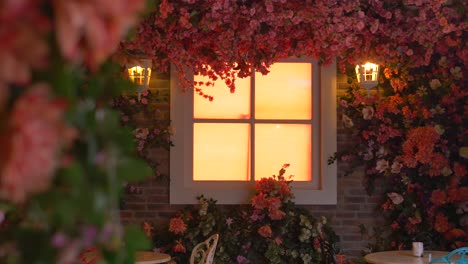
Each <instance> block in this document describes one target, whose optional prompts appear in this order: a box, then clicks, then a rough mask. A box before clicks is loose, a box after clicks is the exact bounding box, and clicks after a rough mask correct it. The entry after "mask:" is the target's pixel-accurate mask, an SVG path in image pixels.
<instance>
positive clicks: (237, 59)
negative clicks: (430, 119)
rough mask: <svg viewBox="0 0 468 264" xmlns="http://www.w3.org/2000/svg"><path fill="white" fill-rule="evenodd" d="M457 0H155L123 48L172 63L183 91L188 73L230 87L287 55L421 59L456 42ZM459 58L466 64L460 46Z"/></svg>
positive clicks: (460, 27)
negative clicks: (439, 45)
mask: <svg viewBox="0 0 468 264" xmlns="http://www.w3.org/2000/svg"><path fill="white" fill-rule="evenodd" d="M464 5H465V3H464V2H463V1H458V0H454V1H442V0H437V1H432V0H418V1H414V0H411V1H408V0H405V1H403V0H400V1H393V0H386V1H359V0H343V1H323V0H318V1H312V0H307V1H302V0H289V1H285V0H268V1H263V0H254V1H227V0H208V1H205V0H203V1H201V0H190V1H188V0H187V1H175V2H174V1H169V0H162V1H160V2H159V6H158V8H157V9H156V10H155V11H154V12H153V13H151V14H150V15H149V16H148V17H147V19H145V21H144V22H142V23H141V24H140V26H139V29H138V33H137V35H136V38H135V39H134V40H133V41H131V42H126V43H123V45H122V48H123V50H124V51H126V52H133V53H144V54H145V55H146V56H148V57H150V58H152V59H154V60H155V61H157V62H158V66H157V67H159V69H160V70H161V71H165V70H167V69H168V66H169V64H172V65H174V67H175V70H176V72H177V74H178V75H179V80H180V82H181V84H182V86H183V87H184V88H185V89H186V88H192V87H193V83H192V82H191V81H189V79H187V78H186V73H187V71H193V72H194V73H197V74H202V75H206V76H209V77H210V78H211V79H212V80H216V79H218V78H222V79H224V80H225V82H226V84H227V85H228V87H229V88H230V89H231V91H232V92H234V89H235V83H234V81H235V79H236V78H244V77H247V76H250V74H251V72H252V71H253V70H255V71H259V72H262V73H264V74H266V73H267V72H268V67H269V66H270V65H271V64H272V63H274V62H276V61H278V60H279V59H282V58H287V57H313V58H317V59H319V60H320V61H321V62H323V63H329V62H330V61H331V60H332V59H333V58H334V57H336V56H343V57H344V60H343V61H342V62H343V63H345V62H351V63H354V62H356V61H358V60H360V59H373V60H375V61H378V62H379V63H380V64H392V63H393V64H395V63H403V64H412V65H413V66H420V65H427V64H428V63H429V61H430V59H431V56H432V54H433V53H434V46H435V45H434V44H435V43H436V42H438V41H439V40H441V39H443V38H447V41H449V42H451V43H450V44H453V43H456V42H457V39H459V38H460V35H461V34H462V32H463V31H464V30H466V27H467V25H466V23H464V22H463V10H464V8H466V7H464ZM451 33H453V34H452V37H447V35H448V34H451ZM454 37H455V38H454ZM459 56H460V57H462V58H464V59H465V62H466V51H460V54H459ZM199 85H210V83H204V84H199V83H197V85H196V86H195V90H196V92H198V93H199V94H200V95H203V96H205V97H207V98H209V95H206V94H204V93H203V91H202V90H201V88H200V86H199Z"/></svg>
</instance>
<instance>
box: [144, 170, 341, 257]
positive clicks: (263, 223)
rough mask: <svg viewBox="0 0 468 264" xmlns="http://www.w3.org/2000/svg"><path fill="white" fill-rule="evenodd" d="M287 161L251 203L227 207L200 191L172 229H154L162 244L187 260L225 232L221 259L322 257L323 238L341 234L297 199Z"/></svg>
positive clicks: (157, 241)
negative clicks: (288, 177) (209, 239)
mask: <svg viewBox="0 0 468 264" xmlns="http://www.w3.org/2000/svg"><path fill="white" fill-rule="evenodd" d="M286 167H287V165H285V166H284V167H283V168H282V169H281V170H280V171H279V174H278V176H273V177H271V178H262V179H261V180H260V181H257V182H256V192H255V196H254V197H253V198H252V200H251V204H250V205H239V206H231V207H227V208H224V210H223V209H221V208H220V207H219V206H217V205H216V201H214V200H213V199H207V198H205V197H203V196H200V197H198V200H199V204H198V206H197V207H187V208H186V209H184V210H182V211H180V212H179V213H177V215H176V216H174V217H173V218H172V219H171V220H170V222H169V226H168V227H166V229H162V230H158V229H157V228H156V231H154V232H152V235H153V240H154V242H155V245H156V247H157V249H158V250H161V251H168V252H170V254H171V256H174V258H175V259H176V260H177V261H178V262H179V263H187V261H188V259H189V258H190V253H191V250H192V249H193V247H194V246H195V245H196V244H197V243H199V242H201V241H204V240H205V239H206V238H207V237H208V236H209V235H211V234H213V233H219V234H220V241H219V242H218V247H217V251H216V255H215V263H319V262H320V261H321V260H322V255H321V254H320V250H321V248H320V243H319V238H321V239H324V240H326V241H328V242H329V243H330V245H332V246H333V250H334V251H335V252H333V253H337V251H338V249H337V248H336V246H335V243H336V242H337V241H338V237H337V236H336V235H335V233H334V232H333V230H332V229H331V227H330V226H329V225H328V223H327V220H326V219H325V218H324V217H322V218H321V219H319V220H317V219H315V218H314V217H312V215H311V214H310V212H309V211H308V210H305V209H303V208H299V207H296V206H295V204H294V203H293V202H292V200H291V198H292V193H291V190H290V187H289V183H290V182H289V181H287V180H286V179H285V177H284V173H285V168H286Z"/></svg>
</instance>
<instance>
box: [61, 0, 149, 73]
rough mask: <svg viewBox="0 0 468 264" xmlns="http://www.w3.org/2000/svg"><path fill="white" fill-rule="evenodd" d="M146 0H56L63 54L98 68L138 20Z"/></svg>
mask: <svg viewBox="0 0 468 264" xmlns="http://www.w3.org/2000/svg"><path fill="white" fill-rule="evenodd" d="M144 4H145V1H143V0H94V1H92V0H67V1H61V0H55V1H53V6H54V11H55V16H56V20H55V27H56V30H57V41H58V44H59V48H60V51H61V52H62V55H63V56H64V57H65V58H67V59H69V60H72V61H85V62H86V63H87V64H88V65H89V66H90V67H91V68H96V66H98V65H99V64H100V63H101V62H103V61H104V59H106V58H107V57H108V56H109V55H110V54H111V53H112V52H114V51H115V50H116V48H117V45H118V44H119V42H120V39H121V37H122V36H123V34H124V33H126V32H127V30H128V29H129V28H130V26H132V25H133V24H134V23H135V22H136V17H135V14H137V12H138V11H139V10H141V9H142V8H143V7H144Z"/></svg>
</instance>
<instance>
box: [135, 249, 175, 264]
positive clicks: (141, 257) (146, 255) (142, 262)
mask: <svg viewBox="0 0 468 264" xmlns="http://www.w3.org/2000/svg"><path fill="white" fill-rule="evenodd" d="M170 260H171V256H169V255H168V254H163V253H156V252H151V251H137V252H136V255H135V264H157V263H166V262H168V261H170Z"/></svg>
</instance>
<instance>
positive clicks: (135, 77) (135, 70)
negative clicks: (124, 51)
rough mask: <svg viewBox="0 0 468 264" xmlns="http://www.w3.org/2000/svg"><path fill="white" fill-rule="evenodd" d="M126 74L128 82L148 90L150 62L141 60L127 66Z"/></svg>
mask: <svg viewBox="0 0 468 264" xmlns="http://www.w3.org/2000/svg"><path fill="white" fill-rule="evenodd" d="M127 72H128V77H129V78H130V81H132V82H134V83H136V84H138V85H139V86H142V87H144V88H148V86H149V83H150V79H151V60H148V59H143V60H138V61H136V62H135V63H133V64H128V65H127Z"/></svg>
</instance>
